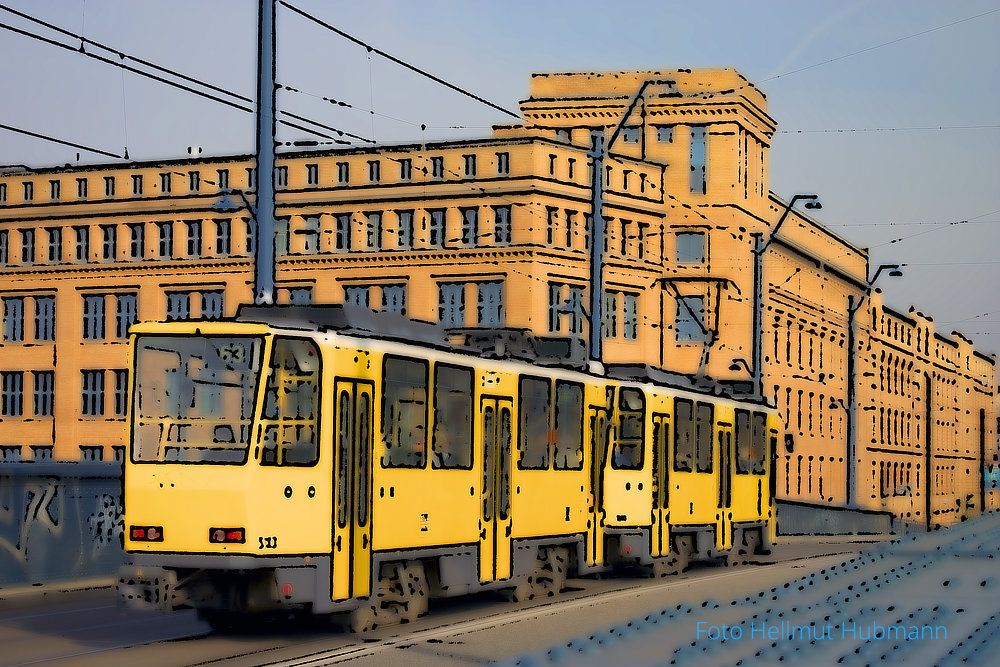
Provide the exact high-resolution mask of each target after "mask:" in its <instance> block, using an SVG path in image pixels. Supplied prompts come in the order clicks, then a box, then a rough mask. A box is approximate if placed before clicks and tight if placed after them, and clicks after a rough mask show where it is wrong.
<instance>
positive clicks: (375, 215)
mask: <svg viewBox="0 0 1000 667" xmlns="http://www.w3.org/2000/svg"><path fill="white" fill-rule="evenodd" d="M381 246H382V214H381V213H380V212H378V211H375V212H372V213H366V214H365V247H366V248H368V249H369V250H378V249H379V248H381Z"/></svg>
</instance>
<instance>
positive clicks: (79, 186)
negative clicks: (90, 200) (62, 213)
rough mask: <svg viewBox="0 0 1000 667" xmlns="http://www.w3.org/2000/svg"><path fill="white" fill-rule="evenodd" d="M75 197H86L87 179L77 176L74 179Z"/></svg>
mask: <svg viewBox="0 0 1000 667" xmlns="http://www.w3.org/2000/svg"><path fill="white" fill-rule="evenodd" d="M76 197H77V199H86V198H87V179H86V178H78V179H76Z"/></svg>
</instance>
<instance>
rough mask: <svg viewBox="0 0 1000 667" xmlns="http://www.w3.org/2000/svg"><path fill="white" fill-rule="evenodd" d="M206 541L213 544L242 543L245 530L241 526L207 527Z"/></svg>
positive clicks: (244, 538) (244, 537)
mask: <svg viewBox="0 0 1000 667" xmlns="http://www.w3.org/2000/svg"><path fill="white" fill-rule="evenodd" d="M208 541H209V542H211V543H213V544H243V543H244V542H246V530H244V529H243V528H209V529H208Z"/></svg>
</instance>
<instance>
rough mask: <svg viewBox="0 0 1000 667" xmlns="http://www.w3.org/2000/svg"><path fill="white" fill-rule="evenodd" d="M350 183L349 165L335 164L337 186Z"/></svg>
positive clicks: (346, 163) (343, 163) (344, 163)
mask: <svg viewBox="0 0 1000 667" xmlns="http://www.w3.org/2000/svg"><path fill="white" fill-rule="evenodd" d="M350 181H351V165H350V163H348V162H338V163H337V185H347V184H348V183H350Z"/></svg>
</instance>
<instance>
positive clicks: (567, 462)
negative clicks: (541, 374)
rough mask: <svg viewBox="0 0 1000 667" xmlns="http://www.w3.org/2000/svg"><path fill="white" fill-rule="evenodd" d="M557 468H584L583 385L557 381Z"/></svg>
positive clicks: (555, 466) (555, 465)
mask: <svg viewBox="0 0 1000 667" xmlns="http://www.w3.org/2000/svg"><path fill="white" fill-rule="evenodd" d="M555 431H556V443H555V444H556V447H555V463H554V465H553V467H554V468H555V469H556V470H580V469H582V468H583V387H582V386H581V385H579V384H575V383H572V382H561V381H557V382H556V428H555Z"/></svg>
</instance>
